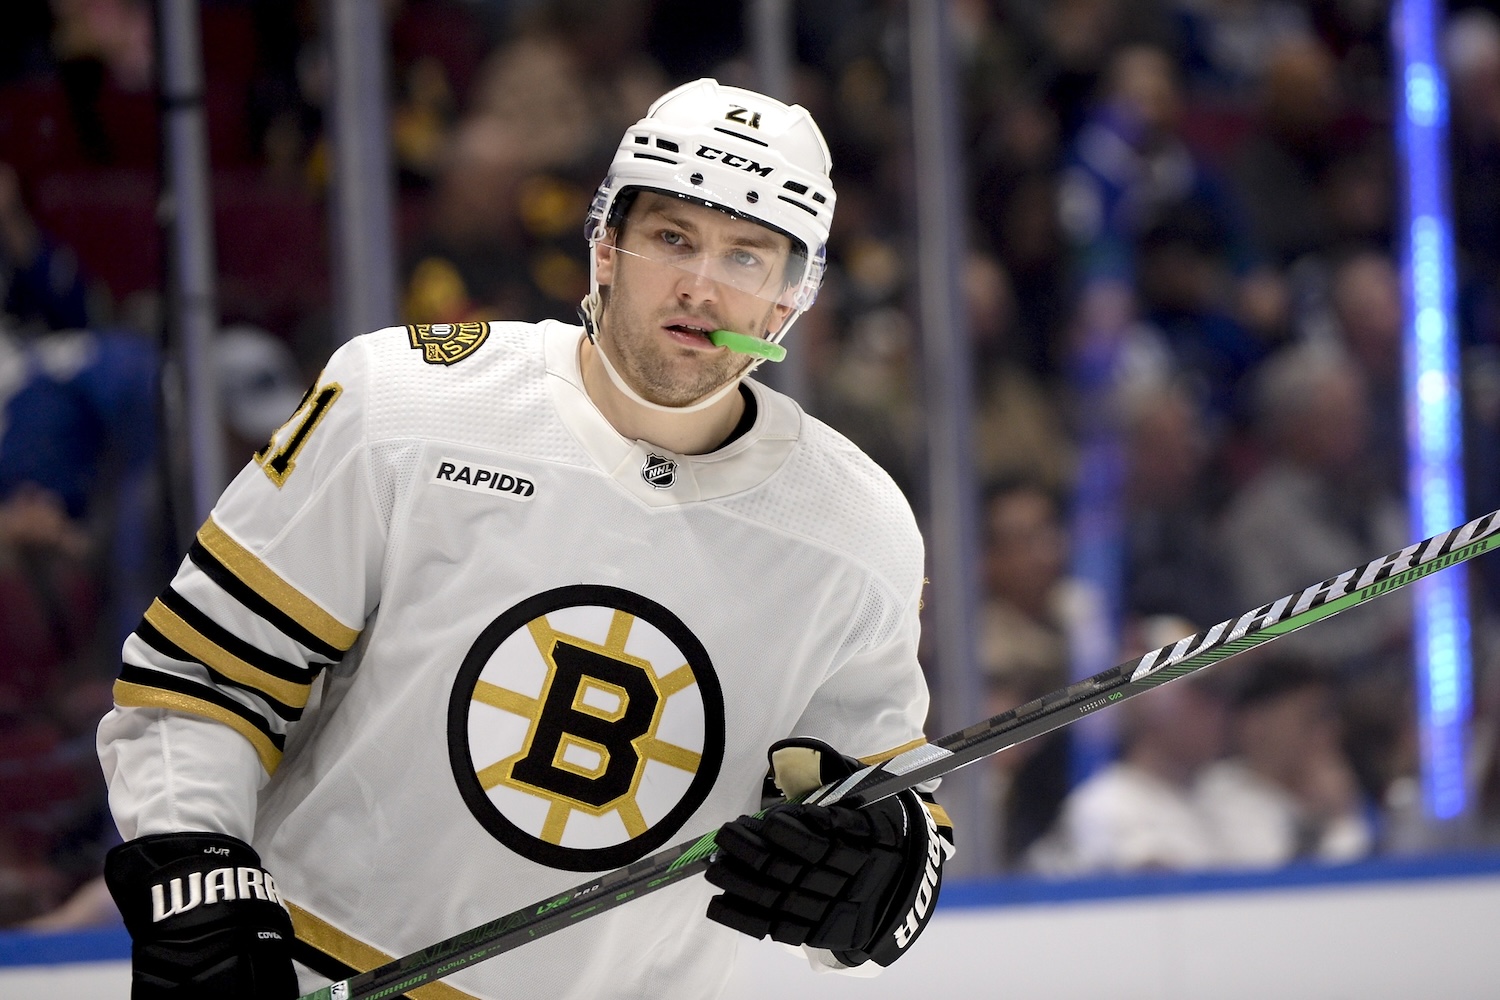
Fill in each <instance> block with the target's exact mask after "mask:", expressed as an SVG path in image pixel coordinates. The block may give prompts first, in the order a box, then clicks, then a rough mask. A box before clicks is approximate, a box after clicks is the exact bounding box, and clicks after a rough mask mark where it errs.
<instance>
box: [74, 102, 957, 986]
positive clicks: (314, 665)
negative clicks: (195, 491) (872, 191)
mask: <svg viewBox="0 0 1500 1000" xmlns="http://www.w3.org/2000/svg"><path fill="white" fill-rule="evenodd" d="M829 168H830V163H829V156H828V150H827V146H826V145H825V143H824V141H823V138H822V135H821V134H820V133H819V131H818V129H817V127H816V125H815V124H814V123H813V121H812V119H811V117H810V116H809V115H808V114H807V112H806V111H805V110H803V109H802V108H801V107H796V106H792V107H788V106H786V105H783V104H781V103H779V102H777V101H774V100H770V99H768V98H765V97H763V96H761V95H759V94H755V93H751V92H748V91H744V90H738V89H734V88H729V87H721V86H719V85H718V84H717V83H715V82H714V81H712V80H700V81H697V82H696V83H693V84H689V85H686V86H683V87H681V88H678V89H677V90H674V91H672V92H671V93H669V94H667V95H666V96H664V97H663V98H661V99H660V100H658V101H657V102H656V104H654V105H653V106H652V108H651V110H650V112H649V113H648V115H647V116H646V117H645V118H644V119H643V120H641V121H640V122H638V123H637V124H636V125H635V126H633V127H632V128H631V129H630V130H629V131H628V132H627V134H626V135H625V138H624V140H623V141H622V143H621V145H620V147H619V150H618V152H617V153H616V155H615V158H614V161H613V163H612V165H611V168H610V172H609V175H608V177H606V179H605V181H604V183H603V185H602V186H601V187H600V189H599V192H598V194H597V196H596V197H595V199H594V202H593V206H592V209H591V213H590V216H589V220H588V230H587V231H588V239H589V241H590V244H591V252H592V263H593V268H594V278H595V280H594V291H593V292H592V294H591V295H590V296H589V297H588V298H587V299H585V301H584V303H583V306H582V308H581V313H582V316H583V321H584V322H583V327H582V329H580V328H579V327H576V326H568V325H565V324H563V323H557V322H546V323H541V324H535V325H531V324H521V323H493V324H480V323H473V324H457V325H452V326H432V327H428V326H411V327H406V328H393V329H389V330H383V331H380V332H378V333H373V334H370V335H368V336H364V337H359V338H356V339H355V340H354V341H352V342H351V343H349V344H347V345H346V346H344V347H343V348H341V349H340V350H339V351H337V352H336V353H335V354H334V356H333V357H332V359H331V360H330V361H329V363H328V367H327V368H326V369H325V370H324V372H323V373H322V375H321V376H320V377H319V379H318V381H317V383H316V384H315V385H314V386H313V387H312V388H311V389H310V390H309V391H308V394H307V395H306V397H305V398H304V400H303V402H302V404H301V406H300V407H299V408H298V410H297V412H296V413H294V414H293V415H292V417H291V419H290V420H289V421H288V423H287V424H286V425H285V426H284V427H282V428H281V429H280V430H279V431H278V432H277V433H276V434H275V435H274V436H273V438H272V440H271V441H270V442H269V443H268V444H267V445H266V447H265V448H264V449H263V450H262V451H261V452H259V453H258V454H257V455H256V456H255V459H254V461H253V462H252V463H251V464H250V465H248V466H247V467H246V468H245V469H244V470H243V471H241V472H240V474H239V476H238V477H237V478H236V479H235V481H234V482H233V483H232V484H231V485H230V486H229V488H228V489H227V490H226V491H225V493H224V495H223V497H222V498H221V499H220V501H219V503H218V505H217V506H216V507H215V508H214V510H213V513H212V515H211V516H210V518H209V520H208V521H207V523H206V524H204V525H203V527H202V529H201V530H200V531H199V533H198V537H197V540H196V542H195V544H194V545H193V546H192V549H191V551H190V552H189V554H188V557H187V559H185V560H184V561H183V564H182V567H181V569H180V571H179V572H178V574H177V576H176V578H175V579H174V580H173V582H172V584H171V585H170V586H169V587H168V589H167V590H166V591H165V592H163V593H162V594H161V596H160V597H159V598H158V599H157V600H156V601H155V602H154V603H153V604H152V605H151V607H150V609H149V610H148V611H147V612H146V614H145V618H144V620H143V621H142V623H141V625H140V626H139V628H138V629H137V630H136V632H135V633H134V634H133V635H132V636H131V637H130V638H129V640H128V641H127V642H126V645H125V648H124V652H123V666H122V668H121V672H120V678H119V681H118V683H117V685H116V687H115V701H116V706H117V707H116V708H115V710H114V711H113V712H111V713H110V714H109V715H108V716H106V717H105V719H104V720H103V722H102V723H101V725H100V729H99V753H100V759H101V761H102V763H103V767H104V771H105V774H106V777H107V778H108V781H109V790H110V805H111V808H112V810H113V812H114V816H115V819H116V822H117V823H118V825H119V827H120V830H121V832H122V834H123V835H124V837H125V838H126V842H125V843H124V844H123V845H121V846H120V847H119V848H117V849H115V851H114V852H112V854H111V856H110V857H109V859H108V862H107V866H106V878H107V881H108V883H109V887H110V890H111V892H112V893H113V894H114V897H115V900H116V901H117V902H118V904H119V906H120V909H121V911H122V913H123V914H124V916H125V921H126V926H127V927H128V928H129V929H130V932H131V934H132V935H133V937H134V941H135V945H134V994H133V995H134V996H135V997H136V1000H147V998H156V997H163V998H165V997H184V998H197V997H209V996H212V997H215V998H241V997H243V998H250V997H255V998H257V1000H263V998H268V997H270V998H278V1000H281V998H288V997H293V996H294V995H295V994H296V993H297V990H298V988H299V984H298V982H297V979H296V977H295V975H294V972H293V968H294V967H293V959H294V958H295V959H296V960H297V961H298V962H299V963H300V968H299V970H298V971H299V972H300V975H301V983H300V986H301V988H302V989H311V988H313V987H314V986H316V985H319V984H320V983H323V982H326V981H327V980H326V979H323V978H320V976H324V977H335V976H336V977H340V978H342V977H343V976H347V975H349V974H350V972H351V971H362V970H365V969H369V968H373V967H375V966H377V965H380V964H383V963H385V962H386V961H388V960H389V959H390V958H392V957H395V956H399V955H402V954H405V953H407V952H410V951H414V950H417V949H418V948H421V947H423V946H425V945H427V944H430V943H432V942H433V941H436V940H439V939H441V938H444V937H448V936H451V935H453V934H456V933H458V932H460V931H462V930H464V929H466V928H468V927H471V926H473V925H475V924H478V923H482V922H484V921H486V920H488V919H491V918H493V917H494V916H496V915H498V914H500V913H504V912H507V911H509V910H512V909H515V908H517V907H519V906H523V905H525V904H526V903H528V902H530V901H532V900H538V899H545V898H547V897H548V896H550V895H555V894H557V893H558V892H559V891H560V890H563V889H565V888H567V887H569V886H570V885H572V884H574V883H575V882H576V881H577V880H578V878H579V875H578V874H577V873H579V872H591V871H601V870H606V869H609V868H613V867H617V866H621V865H624V864H627V863H629V862H631V861H634V860H636V859H638V858H641V857H643V856H645V855H646V854H648V853H650V852H652V851H654V850H657V849H659V848H660V847H662V846H664V845H666V844H667V843H668V842H669V841H673V840H680V839H686V838H688V837H692V836H696V835H699V834H702V833H704V832H706V831H709V830H712V829H713V828H715V827H718V826H720V825H721V824H726V823H727V824H728V825H727V826H726V827H725V829H724V831H723V832H722V833H721V835H720V844H721V850H720V854H719V857H718V858H717V860H716V861H715V862H714V864H713V866H712V867H711V868H710V871H709V878H708V882H709V883H712V884H707V883H705V882H702V881H692V882H685V883H683V884H682V885H678V886H674V887H671V888H668V889H665V890H663V891H661V892H659V893H656V894H653V895H651V896H648V897H644V898H642V899H639V900H635V901H632V902H631V903H629V904H627V905H625V906H622V907H620V908H618V909H615V910H612V911H610V912H608V913H606V914H604V915H602V916H599V917H597V918H595V919H591V920H587V921H583V922H580V923H579V924H577V925H575V926H572V927H570V928H568V929H567V930H564V931H562V932H559V933H558V934H555V935H553V936H551V937H546V938H543V939H540V940H538V941H535V942H532V943H530V944H528V945H527V946H526V947H524V948H521V949H518V950H516V951H514V952H511V953H509V954H506V955H504V956H501V957H499V958H496V959H493V960H491V961H488V962H485V963H482V964H479V965H476V966H472V967H470V968H467V969H464V970H462V971H460V972H458V973H457V974H455V975H454V976H452V978H451V979H450V980H447V981H445V982H443V983H438V984H434V985H431V986H426V987H422V988H420V989H418V990H416V991H414V995H415V996H419V997H436V998H462V997H483V998H495V1000H498V998H501V997H515V996H526V997H537V998H543V997H545V998H578V1000H583V998H589V1000H597V998H609V997H618V998H625V997H639V998H646V997H651V998H661V997H674V996H683V997H703V996H713V995H716V994H717V993H718V992H719V990H720V989H721V987H722V986H723V983H724V981H725V979H726V977H727V976H728V972H729V969H730V967H731V965H732V957H733V952H734V948H735V941H736V940H737V935H736V934H735V933H733V932H732V931H730V930H726V927H725V926H721V925H727V927H729V928H734V929H736V930H738V931H742V932H745V933H748V934H751V935H754V936H767V935H769V936H770V937H772V938H774V939H776V940H778V941H782V942H785V943H788V944H793V945H801V946H804V948H805V949H806V951H807V953H808V955H809V956H810V958H811V959H812V960H813V961H814V963H815V964H819V965H823V966H827V967H832V968H851V967H860V966H863V967H866V968H869V967H871V966H876V965H886V964H889V963H890V962H891V961H893V960H894V959H895V958H896V957H898V956H899V955H900V954H902V953H903V952H904V950H905V949H906V948H907V947H908V946H909V944H910V942H911V939H912V938H913V937H915V935H916V933H917V932H918V931H920V929H921V927H922V925H923V924H924V923H925V921H926V919H927V918H928V917H929V916H930V914H931V912H932V907H931V905H930V903H931V899H932V896H934V895H935V893H936V890H937V886H936V883H937V881H938V879H939V877H940V875H939V872H938V870H937V869H938V866H940V864H941V859H942V857H943V856H944V854H945V853H946V852H947V851H948V850H950V848H949V846H948V845H949V840H948V831H947V828H946V827H947V824H946V821H945V819H944V817H943V814H942V812H941V810H940V809H939V808H938V807H936V805H935V804H932V803H931V801H930V799H927V800H926V801H923V798H922V797H919V796H918V795H917V794H915V793H903V794H901V795H899V796H895V797H893V798H890V799H887V800H884V801H883V802H880V803H877V804H875V805H873V806H871V807H869V808H867V809H864V810H853V809H849V808H846V807H842V806H833V807H830V808H820V807H806V806H798V805H780V806H777V807H775V808H774V809H772V810H771V811H770V812H769V813H768V814H767V815H766V816H765V817H764V818H759V819H757V818H751V817H748V816H744V815H743V814H746V813H749V812H751V811H752V810H755V809H758V808H759V807H760V805H761V797H762V785H763V779H765V777H766V773H767V768H766V755H767V748H768V747H772V748H773V751H774V752H773V753H772V755H771V756H772V762H773V770H774V772H775V777H776V779H777V780H778V781H779V783H780V787H781V788H782V789H783V790H784V791H786V792H788V793H789V794H790V793H795V792H796V791H799V790H802V789H805V788H807V787H809V786H811V785H815V784H817V783H819V782H821V781H826V780H829V779H831V778H833V777H837V776H839V775H841V774H844V773H847V771H848V769H849V768H850V767H852V766H853V765H854V760H853V758H855V757H858V758H861V759H864V760H866V761H869V760H872V759H877V758H883V757H885V756H889V755H891V754H894V753H896V752H898V751H899V750H902V749H905V748H906V747H908V746H910V745H912V744H913V743H914V742H915V741H918V740H920V739H921V726H922V722H923V718H924V716H925V714H926V711H927V691H926V688H925V685H924V683H923V679H922V675H921V672H920V670H919V668H918V665H917V659H916V647H917V630H918V623H917V609H918V602H919V599H920V590H921V583H922V548H921V539H920V537H919V535H918V533H917V530H916V527H915V523H914V521H913V519H912V516H911V512H910V509H909V507H908V506H907V504H906V502H905V501H904V499H903V498H902V497H901V495H900V494H899V493H898V492H897V490H896V489H895V487H894V486H893V485H892V483H891V482H890V480H889V479H888V478H887V477H886V476H885V475H884V474H883V473H882V472H881V471H880V470H879V469H878V468H877V467H876V466H875V465H874V464H873V463H872V462H870V461H869V460H868V459H867V458H866V457H865V456H864V455H863V454H861V453H860V452H859V451H858V450H857V449H855V448H854V447H853V446H852V445H850V444H849V443H848V442H847V441H845V440H844V439H843V438H841V437H839V436H838V435H837V434H836V433H834V432H833V431H832V430H830V429H829V428H827V427H826V426H824V425H823V424H821V423H819V422H818V421H816V420H814V419H812V418H811V417H809V416H807V415H806V414H804V413H802V412H801V411H800V409H799V408H798V407H797V406H796V404H795V403H793V402H792V401H791V400H789V399H787V398H786V397H784V396H781V395H778V394H776V393H774V392H771V391H770V390H768V389H766V388H765V387H763V386H761V385H759V384H758V383H756V382H753V381H750V380H747V379H746V378H745V375H747V374H748V373H749V371H750V370H751V368H753V367H754V365H755V364H756V363H757V362H758V361H759V360H761V359H763V358H767V357H772V356H775V355H777V354H779V353H780V351H781V349H780V346H779V343H778V342H779V341H780V340H781V338H782V337H784V336H785V335H786V332H787V330H788V328H789V327H790V326H791V325H792V323H793V321H794V320H795V319H796V318H797V316H798V315H799V314H800V313H801V312H802V311H803V310H805V309H806V308H807V307H808V306H809V305H811V303H812V300H813V296H814V295H815V293H816V292H817V289H818V284H819V281H820V279H821V278H822V273H823V264H824V247H825V244H826V242H827V237H828V224H829V220H830V218H831V216H832V214H833V208H834V192H833V188H832V186H831V184H830V181H829ZM789 737H790V738H791V739H788V738H789ZM835 748H836V749H835ZM846 754H847V755H850V756H847V757H846V756H844V755H846ZM737 816H739V817H742V818H740V819H739V820H735V817H737ZM731 821H732V822H731ZM715 886H717V887H718V888H719V889H722V890H723V891H722V893H721V894H719V895H717V896H715V895H714V893H715V892H716V889H715ZM711 896H712V897H713V898H712V899H710V897H711ZM705 909H706V910H707V914H708V916H709V917H710V918H712V920H705V919H704V913H705Z"/></svg>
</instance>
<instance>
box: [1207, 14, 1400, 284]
mask: <svg viewBox="0 0 1500 1000" xmlns="http://www.w3.org/2000/svg"><path fill="white" fill-rule="evenodd" d="M1343 117H1344V95H1343V92H1342V90H1341V88H1340V86H1339V78H1338V73H1337V65H1336V64H1335V62H1334V59H1333V57H1332V55H1330V54H1329V52H1328V50H1327V48H1325V47H1324V46H1323V44H1322V43H1321V42H1319V41H1318V40H1316V39H1315V38H1312V37H1299V38H1290V39H1287V40H1286V41H1284V42H1282V43H1280V44H1279V45H1277V46H1276V48H1275V49H1274V50H1273V53H1272V55H1271V58H1270V61H1269V65H1268V66H1267V67H1266V73H1265V79H1264V83H1263V85H1262V88H1261V96H1260V126H1259V128H1258V129H1257V130H1256V131H1255V132H1253V133H1252V134H1251V136H1250V137H1249V138H1248V139H1247V140H1246V141H1245V142H1244V144H1243V145H1242V146H1241V147H1240V149H1239V150H1238V152H1237V153H1236V155H1235V161H1234V167H1233V171H1232V174H1233V178H1234V183H1235V189H1236V191H1237V193H1238V201H1239V204H1241V205H1243V206H1245V208H1246V212H1247V222H1248V224H1249V228H1250V233H1251V236H1252V238H1253V240H1254V245H1255V251H1256V253H1257V255H1258V256H1259V257H1260V258H1261V259H1264V260H1266V261H1267V262H1269V263H1270V264H1272V265H1273V266H1276V267H1278V268H1285V267H1287V266H1289V265H1291V264H1292V263H1293V262H1295V261H1297V260H1298V259H1299V258H1301V257H1304V256H1305V255H1308V254H1317V253H1322V252H1325V251H1326V250H1328V249H1329V248H1330V247H1331V246H1332V244H1333V243H1334V241H1335V239H1336V237H1337V236H1338V235H1339V227H1340V224H1342V226H1343V227H1344V228H1348V227H1350V226H1356V227H1357V226H1359V225H1368V224H1369V223H1368V222H1367V221H1366V222H1361V221H1360V220H1361V219H1363V217H1364V215H1365V214H1366V212H1365V209H1364V202H1365V201H1368V190H1369V188H1368V185H1364V186H1361V184H1362V183H1363V182H1364V181H1367V180H1369V179H1370V176H1369V175H1368V173H1367V172H1364V171H1367V169H1368V166H1369V165H1370V162H1371V161H1368V155H1369V154H1368V153H1367V152H1366V151H1365V150H1364V149H1363V144H1362V143H1360V142H1359V141H1357V137H1355V136H1351V135H1349V134H1346V133H1348V132H1349V131H1350V130H1349V129H1348V128H1344V127H1343V124H1342V119H1343ZM1331 180H1337V181H1338V183H1337V185H1335V188H1336V190H1335V191H1334V192H1332V194H1333V195H1335V196H1336V197H1334V198H1333V201H1334V202H1335V204H1333V205H1331V204H1330V191H1329V186H1330V181H1331ZM1356 182H1360V183H1356ZM1335 208H1337V213H1338V215H1339V217H1340V218H1339V219H1335ZM1340 220H1342V221H1341V222H1340Z"/></svg>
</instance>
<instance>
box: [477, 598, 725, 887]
mask: <svg viewBox="0 0 1500 1000" xmlns="http://www.w3.org/2000/svg"><path fill="white" fill-rule="evenodd" d="M448 756H449V760H450V762H451V764H452V767H453V776H454V778H455V779H456V780H457V782H458V790H459V792H460V794H462V795H463V799H464V802H465V803H466V804H467V805H468V807H469V811H470V812H472V813H473V814H474V817H475V818H476V819H478V820H479V822H480V823H481V824H483V825H484V828H485V829H486V830H488V831H489V832H490V834H491V835H493V836H494V837H495V838H496V839H497V840H499V841H500V842H501V843H503V844H505V845H506V846H507V847H509V848H510V849H511V850H513V851H515V852H516V853H518V854H522V855H525V856H526V857H529V858H533V859H535V860H537V861H539V862H541V863H542V864H545V865H547V866H549V867H551V868H563V869H567V870H570V871H599V870H602V869H606V868H618V867H621V866H623V865H627V864H629V863H631V862H632V861H635V860H637V859H639V858H642V857H645V856H646V855H647V854H649V853H651V852H652V851H654V850H656V849H657V848H658V847H661V846H662V845H663V844H665V843H666V842H667V839H668V838H669V837H671V836H672V835H673V834H674V833H676V832H677V831H678V830H679V829H681V828H682V825H683V824H684V823H685V822H687V819H688V817H689V816H691V815H692V814H693V812H694V810H696V809H697V808H698V807H699V806H700V805H702V804H703V801H704V799H706V798H707V797H708V793H709V790H710V789H711V788H712V787H713V783H714V779H716V778H717V777H718V774H719V766H720V765H721V764H722V763H723V759H724V696H723V693H722V692H721V690H720V688H719V680H718V676H717V675H716V674H715V673H714V669H713V664H712V662H711V661H710V660H709V658H708V652H707V650H705V649H704V648H703V644H702V643H701V642H699V641H698V638H697V636H695V635H693V633H692V632H690V631H689V630H688V628H687V626H686V625H684V624H683V623H682V621H681V620H680V619H679V618H678V617H677V616H676V615H674V614H672V612H670V611H668V610H667V609H666V608H664V607H662V606H661V605H660V604H657V603H656V602H654V601H651V600H648V599H647V598H644V597H642V596H640V595H639V594H634V593H631V592H630V591H628V590H620V589H618V588H615V587H601V586H573V587H560V588H558V589H556V590H549V591H547V592H546V593H543V594H538V595H537V596H535V597H531V598H528V599H527V600H525V601H522V602H521V603H520V604H518V605H516V606H515V607H513V608H511V609H510V610H509V611H506V612H505V613H504V614H502V615H500V617H498V618H496V619H495V620H494V621H493V622H491V623H490V624H489V625H488V626H487V627H486V628H485V630H484V631H483V632H481V633H480V634H479V638H478V639H476V640H475V642H474V645H473V646H472V647H471V648H470V649H469V653H468V655H467V656H465V657H464V662H463V665H462V666H461V667H459V671H458V679H457V682H456V683H455V685H454V688H453V695H452V697H451V698H450V699H449V702H448Z"/></svg>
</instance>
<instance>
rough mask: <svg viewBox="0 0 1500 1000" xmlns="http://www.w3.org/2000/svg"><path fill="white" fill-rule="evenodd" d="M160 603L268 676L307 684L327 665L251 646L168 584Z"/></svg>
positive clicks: (224, 648) (211, 639) (293, 682)
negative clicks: (286, 657)
mask: <svg viewBox="0 0 1500 1000" xmlns="http://www.w3.org/2000/svg"><path fill="white" fill-rule="evenodd" d="M158 600H160V601H161V602H162V604H164V605H166V607H167V608H168V609H169V610H171V612H172V613H173V614H175V615H176V616H177V617H178V618H181V619H182V620H183V621H184V622H185V623H187V625H189V626H190V627H191V628H192V629H193V630H194V631H195V632H197V633H198V634H199V635H201V636H203V638H205V639H207V640H208V641H209V642H212V643H213V644H214V645H215V646H218V647H219V648H220V649H222V650H224V652H226V653H228V654H229V655H231V656H234V657H237V658H238V659H241V660H244V661H245V662H246V663H248V664H250V665H251V666H253V667H255V668H256V669H257V670H264V671H265V672H266V673H268V674H270V675H271V676H272V677H276V678H279V679H280V680H284V681H288V682H290V683H292V684H311V683H312V682H313V681H314V680H316V679H317V677H318V674H319V673H320V672H321V671H322V669H323V668H324V667H325V666H327V665H328V664H326V663H317V662H314V663H311V664H308V665H307V666H302V665H301V664H297V663H292V662H291V661H289V660H283V659H282V658H281V657H279V656H272V655H271V654H270V653H267V652H266V651H265V650H263V649H261V648H260V647H258V646H253V645H251V644H250V643H248V642H246V641H245V640H244V639H241V638H240V637H239V636H237V635H235V634H234V633H233V632H231V631H229V630H228V629H227V628H225V627H224V626H222V625H220V624H219V623H218V622H216V621H214V620H213V619H212V618H210V617H209V616H208V615H207V614H205V613H204V612H203V611H201V610H199V608H198V606H197V605H196V604H194V603H193V602H192V601H190V600H188V599H187V598H186V597H183V596H182V595H181V594H180V593H178V592H177V591H176V590H175V589H174V588H172V587H168V588H167V589H166V590H164V591H162V594H161V597H160V598H158Z"/></svg>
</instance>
